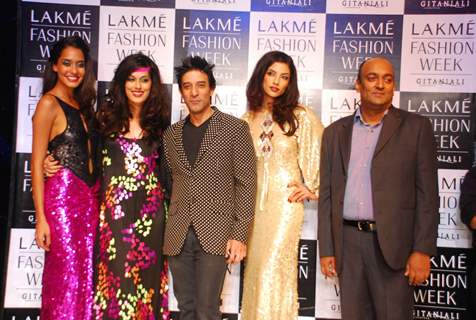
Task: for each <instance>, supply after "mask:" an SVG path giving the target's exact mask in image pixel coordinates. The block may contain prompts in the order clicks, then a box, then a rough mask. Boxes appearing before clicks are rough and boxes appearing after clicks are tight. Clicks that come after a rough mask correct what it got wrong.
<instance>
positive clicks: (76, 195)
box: [32, 37, 99, 320]
mask: <svg viewBox="0 0 476 320" xmlns="http://www.w3.org/2000/svg"><path fill="white" fill-rule="evenodd" d="M94 82H95V79H94V73H93V70H92V63H91V60H90V57H89V48H88V46H87V44H86V43H85V42H84V41H83V40H82V39H81V38H79V37H68V38H64V39H62V40H60V41H59V42H58V43H56V44H55V45H54V46H53V48H52V50H51V57H50V60H49V63H48V65H47V68H46V70H45V74H44V79H43V96H42V98H41V99H40V101H39V102H38V105H37V107H36V111H35V114H34V116H33V150H32V179H33V182H32V183H33V199H34V203H35V209H36V235H35V236H36V242H37V244H38V246H40V247H41V248H42V249H44V250H45V251H46V256H45V266H44V271H43V288H42V306H41V315H40V316H41V319H42V320H49V319H52V320H53V319H54V320H61V319H65V320H66V319H68V320H71V319H73V320H74V319H78V320H79V319H84V320H89V319H90V318H91V313H92V302H93V261H92V258H93V247H94V239H95V236H96V228H97V221H98V191H99V183H98V181H97V170H96V169H97V166H96V165H95V164H96V161H95V158H96V157H95V150H96V147H95V143H96V141H97V139H95V138H94V137H93V136H94V134H93V130H92V127H93V126H92V123H93V118H94V110H93V105H94V102H95V97H96V91H95V88H94ZM47 152H49V153H50V154H51V155H52V157H53V158H54V159H55V160H57V161H58V162H59V163H60V164H61V169H60V170H59V171H57V172H56V173H55V174H53V175H52V176H50V177H49V178H48V179H47V180H46V181H45V180H44V177H43V159H44V158H45V156H46V154H47Z"/></svg>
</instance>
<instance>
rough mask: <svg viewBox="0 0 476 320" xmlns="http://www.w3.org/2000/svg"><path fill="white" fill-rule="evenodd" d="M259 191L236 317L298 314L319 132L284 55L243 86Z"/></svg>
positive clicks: (266, 59) (267, 60)
mask: <svg viewBox="0 0 476 320" xmlns="http://www.w3.org/2000/svg"><path fill="white" fill-rule="evenodd" d="M247 98H248V107H249V111H248V112H247V113H246V114H245V115H244V116H243V118H244V120H246V121H247V122H248V124H249V126H250V130H251V135H252V137H253V142H254V145H255V150H256V155H257V161H258V162H257V168H258V193H257V204H256V210H255V219H254V222H253V229H252V232H251V237H250V240H249V243H248V253H247V259H246V263H245V275H244V289H243V290H244V291H243V300H242V310H241V320H258V319H259V320H291V319H297V317H298V293H297V278H298V274H297V267H298V260H297V257H298V245H299V239H300V234H301V227H302V224H303V218H304V204H303V201H304V200H316V199H317V196H316V195H317V191H318V186H319V149H320V144H321V135H322V131H323V127H322V124H321V122H320V121H319V120H318V118H317V117H316V115H315V114H314V112H312V111H311V110H310V109H309V108H307V107H305V106H302V105H300V104H298V99H299V91H298V87H297V75H296V68H295V66H294V63H293V61H292V59H291V58H290V57H289V56H288V55H286V54H285V53H283V52H279V51H271V52H268V53H267V54H265V55H264V56H263V57H262V58H261V59H260V60H259V61H258V63H257V64H256V66H255V69H254V71H253V74H252V76H251V78H250V81H249V82H248V86H247Z"/></svg>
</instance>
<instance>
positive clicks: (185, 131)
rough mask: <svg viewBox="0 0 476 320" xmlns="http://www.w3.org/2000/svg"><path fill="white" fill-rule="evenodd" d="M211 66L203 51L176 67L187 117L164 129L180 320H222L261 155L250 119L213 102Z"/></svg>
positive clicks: (168, 234) (167, 248)
mask: <svg viewBox="0 0 476 320" xmlns="http://www.w3.org/2000/svg"><path fill="white" fill-rule="evenodd" d="M212 68H213V65H210V64H208V62H207V61H206V60H204V59H202V58H200V57H198V56H196V57H187V58H186V59H184V60H183V64H182V66H180V67H177V68H175V71H176V74H177V82H178V84H179V89H180V93H181V94H182V98H183V100H184V101H185V104H186V106H187V109H188V111H189V116H188V117H187V118H186V119H184V120H181V121H179V122H177V123H175V124H174V125H172V126H171V127H169V128H168V129H167V130H166V132H165V133H164V141H163V155H164V161H165V165H164V167H165V169H166V170H167V171H168V172H169V173H170V176H171V180H172V187H171V199H170V207H169V219H168V221H167V224H166V230H165V239H164V254H166V255H169V264H170V269H171V272H172V276H173V288H174V294H175V296H176V298H177V301H178V307H179V309H180V319H181V320H195V319H197V320H218V319H221V315H220V310H219V307H220V293H221V290H222V286H223V280H224V277H225V270H226V264H227V263H228V264H231V263H238V262H240V261H241V260H242V259H243V258H244V257H245V255H246V242H247V240H248V235H249V231H250V227H251V222H252V220H253V215H254V205H255V196H256V159H255V153H254V147H253V142H252V140H251V135H250V132H249V128H248V125H247V124H246V123H245V122H244V121H242V120H239V119H237V118H235V117H233V116H230V115H228V114H225V113H222V112H220V111H219V110H218V109H217V108H215V107H212V106H211V105H210V100H211V96H212V94H213V91H214V89H215V78H214V77H213V73H212Z"/></svg>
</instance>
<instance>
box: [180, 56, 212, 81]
mask: <svg viewBox="0 0 476 320" xmlns="http://www.w3.org/2000/svg"><path fill="white" fill-rule="evenodd" d="M214 67H215V65H214V64H210V63H208V61H207V60H205V59H204V58H202V57H199V56H187V57H186V58H185V59H183V60H182V65H181V66H178V67H175V75H176V77H177V83H178V85H179V88H180V89H182V78H183V75H184V74H186V73H187V72H189V71H191V70H198V71H201V72H203V73H205V74H206V75H207V76H208V84H209V85H210V88H211V89H215V87H216V85H217V82H216V80H215V77H214V76H213V68H214Z"/></svg>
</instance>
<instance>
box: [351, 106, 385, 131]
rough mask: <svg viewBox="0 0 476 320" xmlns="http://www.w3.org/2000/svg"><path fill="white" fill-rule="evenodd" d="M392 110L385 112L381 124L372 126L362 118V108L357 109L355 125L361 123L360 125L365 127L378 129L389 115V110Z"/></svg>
mask: <svg viewBox="0 0 476 320" xmlns="http://www.w3.org/2000/svg"><path fill="white" fill-rule="evenodd" d="M390 108H391V107H390ZM390 108H388V109H387V110H385V113H384V114H383V117H382V120H380V122H379V123H376V124H374V125H371V124H369V123H367V122H365V121H364V119H363V118H362V113H361V112H360V108H357V110H356V111H355V115H354V123H360V124H362V125H364V126H368V127H377V126H379V125H380V124H381V123H382V122H383V119H385V116H386V115H387V114H388V110H390Z"/></svg>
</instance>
